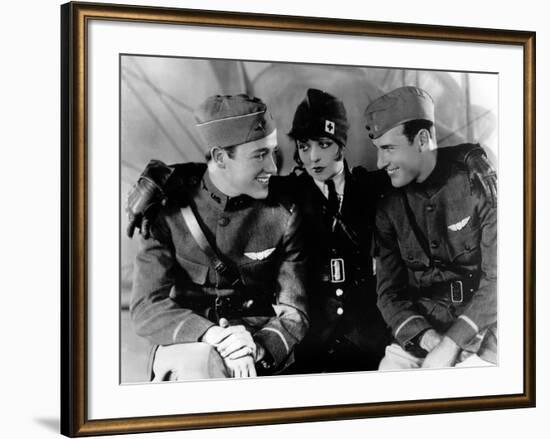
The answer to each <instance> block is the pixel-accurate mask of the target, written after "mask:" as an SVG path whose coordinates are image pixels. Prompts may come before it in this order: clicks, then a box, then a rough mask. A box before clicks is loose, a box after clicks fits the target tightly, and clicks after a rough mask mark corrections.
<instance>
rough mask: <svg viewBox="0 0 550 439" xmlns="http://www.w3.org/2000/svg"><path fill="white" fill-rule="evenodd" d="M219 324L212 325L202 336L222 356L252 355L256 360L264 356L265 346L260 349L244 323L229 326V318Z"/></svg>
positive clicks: (221, 320)
mask: <svg viewBox="0 0 550 439" xmlns="http://www.w3.org/2000/svg"><path fill="white" fill-rule="evenodd" d="M219 323H220V325H219V326H211V327H210V328H208V330H207V331H206V332H205V333H204V334H203V336H202V337H201V340H200V341H202V342H204V343H208V344H210V345H212V346H214V347H215V348H216V350H217V351H218V353H219V354H220V355H221V356H222V358H224V359H225V358H229V359H231V360H235V359H237V358H241V357H244V356H245V355H252V358H253V359H254V360H255V361H258V360H259V359H261V358H260V355H259V354H260V353H261V354H262V356H263V348H261V350H260V351H258V346H259V345H256V342H255V341H254V339H253V338H252V334H250V332H248V331H247V330H246V328H245V327H244V326H242V325H235V326H229V322H228V321H227V319H225V318H222V319H220V322H219Z"/></svg>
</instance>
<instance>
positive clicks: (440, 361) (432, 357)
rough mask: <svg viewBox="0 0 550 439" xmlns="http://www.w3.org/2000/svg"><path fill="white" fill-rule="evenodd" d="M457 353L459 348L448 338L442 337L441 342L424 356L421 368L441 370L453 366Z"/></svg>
mask: <svg viewBox="0 0 550 439" xmlns="http://www.w3.org/2000/svg"><path fill="white" fill-rule="evenodd" d="M459 353H460V347H459V346H458V345H457V344H456V343H455V342H454V341H453V340H452V339H450V338H449V337H443V338H442V340H441V342H440V343H439V344H438V345H437V346H435V347H434V348H433V349H432V351H431V352H430V353H429V354H428V355H427V356H426V358H425V359H424V362H423V363H422V367H423V368H441V367H451V366H454V365H455V363H456V358H457V356H458V354H459Z"/></svg>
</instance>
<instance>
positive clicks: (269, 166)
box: [264, 153, 277, 174]
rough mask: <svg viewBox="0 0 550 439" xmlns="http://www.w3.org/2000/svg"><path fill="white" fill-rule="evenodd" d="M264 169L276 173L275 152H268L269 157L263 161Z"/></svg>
mask: <svg viewBox="0 0 550 439" xmlns="http://www.w3.org/2000/svg"><path fill="white" fill-rule="evenodd" d="M264 171H265V172H269V173H272V174H276V173H277V156H276V155H275V153H273V154H269V158H268V159H267V161H266V163H265V167H264Z"/></svg>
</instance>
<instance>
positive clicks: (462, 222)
mask: <svg viewBox="0 0 550 439" xmlns="http://www.w3.org/2000/svg"><path fill="white" fill-rule="evenodd" d="M468 221H470V217H469V216H467V217H466V218H464V219H463V220H460V221H459V222H457V223H456V224H451V225H450V226H449V227H448V228H449V230H452V231H453V232H458V231H459V230H462V229H463V228H464V226H465V225H466V224H468Z"/></svg>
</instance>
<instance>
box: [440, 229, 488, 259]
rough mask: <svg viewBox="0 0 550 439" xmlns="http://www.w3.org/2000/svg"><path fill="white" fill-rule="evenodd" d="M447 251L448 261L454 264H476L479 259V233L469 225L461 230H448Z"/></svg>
mask: <svg viewBox="0 0 550 439" xmlns="http://www.w3.org/2000/svg"><path fill="white" fill-rule="evenodd" d="M448 237H449V239H448V240H447V251H448V253H449V260H450V261H451V262H452V263H455V264H468V265H469V264H472V263H477V262H478V261H479V259H480V258H481V252H480V246H479V243H480V239H481V231H480V230H479V228H477V227H472V226H470V225H469V224H468V225H467V226H466V227H464V229H462V230H457V231H453V230H448Z"/></svg>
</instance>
